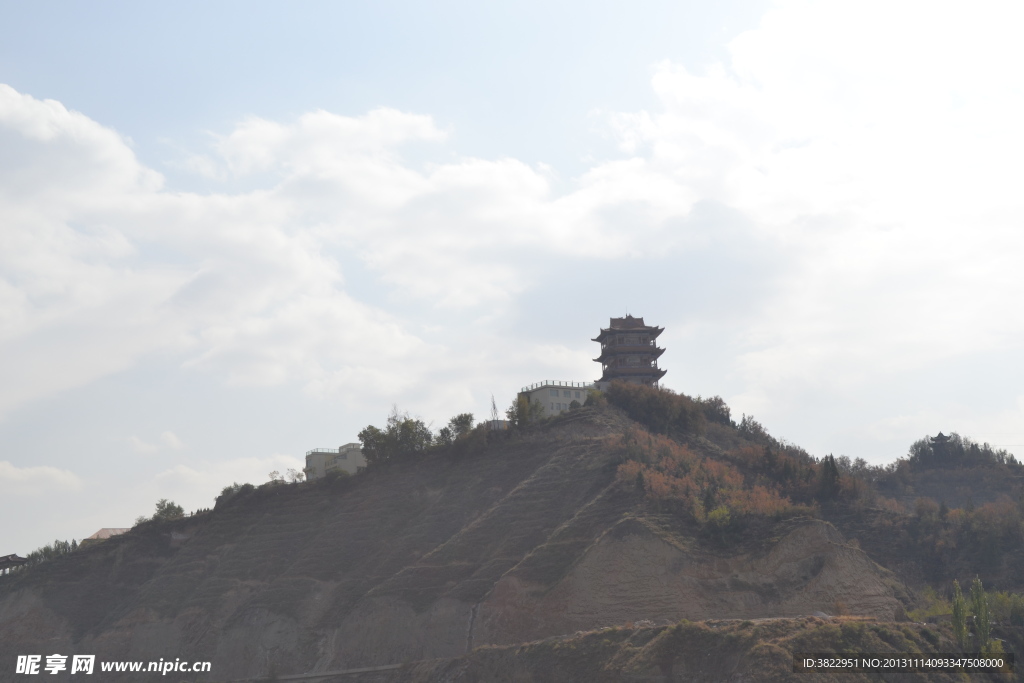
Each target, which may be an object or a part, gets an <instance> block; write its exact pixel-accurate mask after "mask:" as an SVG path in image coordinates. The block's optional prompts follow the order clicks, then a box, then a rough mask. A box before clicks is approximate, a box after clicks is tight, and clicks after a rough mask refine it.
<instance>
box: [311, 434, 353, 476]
mask: <svg viewBox="0 0 1024 683" xmlns="http://www.w3.org/2000/svg"><path fill="white" fill-rule="evenodd" d="M364 467H366V457H365V456H363V451H362V449H361V448H360V447H359V444H358V443H347V444H345V445H344V446H340V447H338V448H337V449H334V448H314V449H313V450H311V451H306V467H305V468H303V470H302V471H303V472H305V473H306V479H307V480H311V479H321V478H323V477H326V476H327V474H328V473H329V472H334V471H339V472H347V473H349V474H355V473H356V472H358V471H359V470H361V469H363V468H364Z"/></svg>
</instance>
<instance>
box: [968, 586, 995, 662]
mask: <svg viewBox="0 0 1024 683" xmlns="http://www.w3.org/2000/svg"><path fill="white" fill-rule="evenodd" d="M971 614H972V616H973V617H974V647H975V649H977V651H978V652H983V653H988V652H989V648H990V647H991V636H992V618H991V615H990V614H989V609H988V596H986V595H985V587H984V586H982V585H981V579H979V578H978V577H977V576H975V577H974V581H973V582H971Z"/></svg>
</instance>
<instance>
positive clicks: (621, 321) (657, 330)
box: [590, 315, 665, 342]
mask: <svg viewBox="0 0 1024 683" xmlns="http://www.w3.org/2000/svg"><path fill="white" fill-rule="evenodd" d="M664 331H665V328H664V327H657V326H656V325H647V324H645V323H644V319H643V318H634V317H633V316H631V315H627V316H626V317H625V318H609V320H608V327H603V328H601V334H599V335H597V338H596V339H591V340H590V341H596V342H599V341H601V340H602V339H604V338H605V337H607V336H609V335H612V334H617V333H619V332H647V333H648V334H650V335H651V338H652V339H654V338H656V337H657V336H658V335H659V334H661V333H662V332H664Z"/></svg>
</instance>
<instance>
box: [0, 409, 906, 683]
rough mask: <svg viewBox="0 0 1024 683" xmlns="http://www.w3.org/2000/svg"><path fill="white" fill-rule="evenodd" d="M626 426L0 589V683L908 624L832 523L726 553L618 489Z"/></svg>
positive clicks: (376, 478) (277, 492)
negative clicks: (719, 627)
mask: <svg viewBox="0 0 1024 683" xmlns="http://www.w3.org/2000/svg"><path fill="white" fill-rule="evenodd" d="M628 426H630V423H628V421H627V420H626V418H624V417H622V416H621V415H619V414H617V413H615V412H614V411H609V410H592V409H585V410H582V411H579V412H577V413H573V414H570V415H569V416H567V417H565V418H562V419H560V420H557V421H554V422H553V423H552V424H550V425H549V426H548V427H547V428H545V429H542V430H541V431H539V432H535V433H533V434H530V435H528V436H525V437H518V438H508V439H503V440H499V441H497V442H495V443H491V444H490V445H489V446H488V447H487V449H486V450H485V451H484V452H482V453H477V454H469V455H464V456H462V457H454V456H446V457H426V458H424V459H423V460H421V461H419V462H415V463H402V464H400V465H396V466H393V467H391V468H390V469H387V468H384V469H380V470H377V471H371V472H369V473H366V474H363V475H359V476H357V477H353V478H350V479H342V480H336V481H322V482H313V483H309V484H302V485H279V486H274V487H263V488H260V489H257V490H256V491H253V492H250V493H243V494H239V495H238V496H236V498H234V499H232V500H230V501H228V502H227V503H226V504H223V505H220V506H219V507H218V508H217V509H216V510H214V511H213V512H212V513H209V514H204V515H200V516H197V517H193V518H188V519H185V520H180V521H178V522H174V523H168V524H164V525H149V526H143V527H141V528H138V529H136V530H134V531H133V532H131V533H129V534H126V535H125V536H122V537H117V538H114V539H111V540H109V541H106V542H103V543H101V544H98V545H96V546H93V547H91V548H87V549H84V550H82V551H80V552H78V553H75V554H73V555H71V556H68V557H65V558H60V559H58V560H55V561H52V562H48V563H44V564H42V565H40V566H38V567H36V568H34V569H33V570H32V571H30V572H26V573H25V575H24V576H20V577H5V578H4V579H3V580H0V662H2V663H3V666H2V668H0V680H17V679H18V678H21V677H18V676H15V675H14V673H13V672H14V666H13V662H14V659H15V657H16V655H18V654H25V653H38V654H50V653H53V652H59V653H62V654H73V653H85V654H96V655H97V656H98V658H99V659H102V660H157V659H160V658H163V659H165V660H167V659H174V658H176V657H180V658H182V659H189V660H193V661H194V660H209V661H212V662H213V671H212V673H211V674H209V675H208V676H206V678H203V677H202V676H200V677H199V678H198V680H218V681H223V680H230V679H243V678H256V677H261V676H267V675H269V674H271V673H275V674H278V675H286V674H297V673H305V672H312V671H332V670H340V669H349V668H356V667H368V666H378V665H385V664H393V663H403V662H414V661H421V660H433V659H440V660H450V659H451V658H458V657H462V656H464V655H466V654H467V653H469V652H471V651H473V650H474V649H475V648H480V647H481V646H487V645H495V646H504V645H512V644H516V643H522V642H525V641H533V640H539V639H544V638H550V637H555V636H562V635H563V634H570V635H571V634H573V633H575V632H578V631H590V630H594V629H600V628H602V627H608V626H616V625H623V624H627V623H635V622H644V621H649V622H652V623H651V624H650V627H660V626H662V625H667V624H674V623H676V622H679V621H680V620H682V619H688V620H692V621H696V620H705V619H712V618H714V619H738V620H744V619H749V620H755V619H764V618H775V617H800V616H803V615H812V614H814V613H816V612H819V613H820V612H824V613H828V614H833V613H836V611H837V609H839V610H841V611H845V612H846V613H848V614H850V615H863V616H868V617H874V618H877V619H880V620H891V619H892V618H893V617H894V615H896V614H898V613H901V612H902V607H901V604H900V600H899V599H898V596H900V595H902V593H901V591H902V590H903V589H902V586H901V585H900V584H899V582H898V581H897V580H896V579H895V578H894V577H893V575H892V574H890V573H889V572H888V571H886V570H885V569H883V568H881V567H880V566H878V565H877V564H875V563H874V562H873V561H872V560H871V559H870V558H868V557H867V556H866V555H865V554H864V553H863V552H862V551H861V550H859V549H858V548H856V547H854V546H852V545H849V544H847V543H846V542H845V541H844V539H843V537H842V536H841V535H840V533H839V532H838V531H837V530H836V529H835V528H834V527H833V526H831V525H830V524H828V523H827V522H823V521H819V520H813V519H809V518H797V519H789V520H785V521H776V522H765V523H764V524H763V525H762V528H760V529H759V530H758V531H757V533H756V534H755V536H756V538H748V539H746V540H741V541H736V542H729V543H726V542H715V541H714V539H711V540H708V539H707V538H705V537H702V536H700V535H699V534H697V533H696V532H688V531H687V529H686V526H685V525H684V524H681V523H680V522H679V521H678V520H674V519H671V518H669V516H667V515H659V514H655V513H654V512H652V511H651V510H649V509H648V508H647V507H646V506H645V504H644V501H643V500H641V499H640V497H639V495H638V494H637V493H636V492H635V491H633V490H631V489H629V488H628V487H624V486H622V485H621V484H618V483H616V468H617V466H618V464H619V462H620V460H619V458H620V456H619V455H618V454H617V453H616V452H615V451H614V449H613V448H611V447H610V446H609V445H608V444H609V443H611V442H612V440H611V439H610V438H609V437H613V436H615V435H617V434H621V433H622V432H623V430H624V429H626V428H627V427H628ZM658 633H661V632H660V631H658ZM658 633H654V632H651V634H649V635H650V638H654V637H655V636H656V635H658ZM645 637H646V636H645ZM659 637H667V636H659ZM638 647H639V646H638ZM478 652H481V653H485V652H488V650H487V649H486V648H485V649H483V650H479V651H478ZM493 652H494V653H500V652H503V651H501V650H493ZM483 656H484V655H482V654H477V655H474V657H476V658H477V659H479V658H480V657H483ZM487 656H491V655H487ZM499 656H503V655H499V654H494V655H493V657H499ZM466 661H469V660H466ZM473 661H476V660H473ZM8 664H10V666H8ZM423 666H426V667H427V669H422V670H421V674H422V676H423V678H422V680H430V675H428V674H429V671H435V669H436V667H435V669H431V668H430V667H429V666H427V665H426V664H424V665H423ZM431 666H434V665H431ZM437 666H440V665H437ZM460 666H463V670H464V669H465V667H466V666H469V665H468V664H463V665H460ZM645 666H646V665H645ZM652 666H653V665H652ZM436 671H437V672H440V671H441V669H436ZM450 673H451V670H449V674H450ZM449 674H445V675H444V677H448V676H449ZM411 675H412V674H410V676H411ZM418 675H419V674H418ZM438 675H441V674H440V673H438ZM123 676H124V679H125V680H128V679H132V680H139V675H138V674H123ZM47 679H48V680H76V678H75V677H70V676H67V677H66V678H65V679H62V678H61V677H60V676H47ZM109 680H116V677H111V678H110V679H109ZM189 680H192V679H191V678H190V679H189ZM466 680H475V679H474V678H473V677H472V676H470V677H469V678H467V679H466ZM480 680H486V677H485V678H481V679H480ZM510 680H511V679H510Z"/></svg>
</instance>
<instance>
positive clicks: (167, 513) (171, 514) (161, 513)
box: [153, 498, 185, 522]
mask: <svg viewBox="0 0 1024 683" xmlns="http://www.w3.org/2000/svg"><path fill="white" fill-rule="evenodd" d="M184 516H185V510H184V508H182V507H181V506H180V505H178V504H177V503H175V502H174V501H172V500H167V499H166V498H161V499H160V500H158V501H157V502H156V512H154V513H153V521H156V522H161V521H165V520H171V519H181V518H182V517H184Z"/></svg>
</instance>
